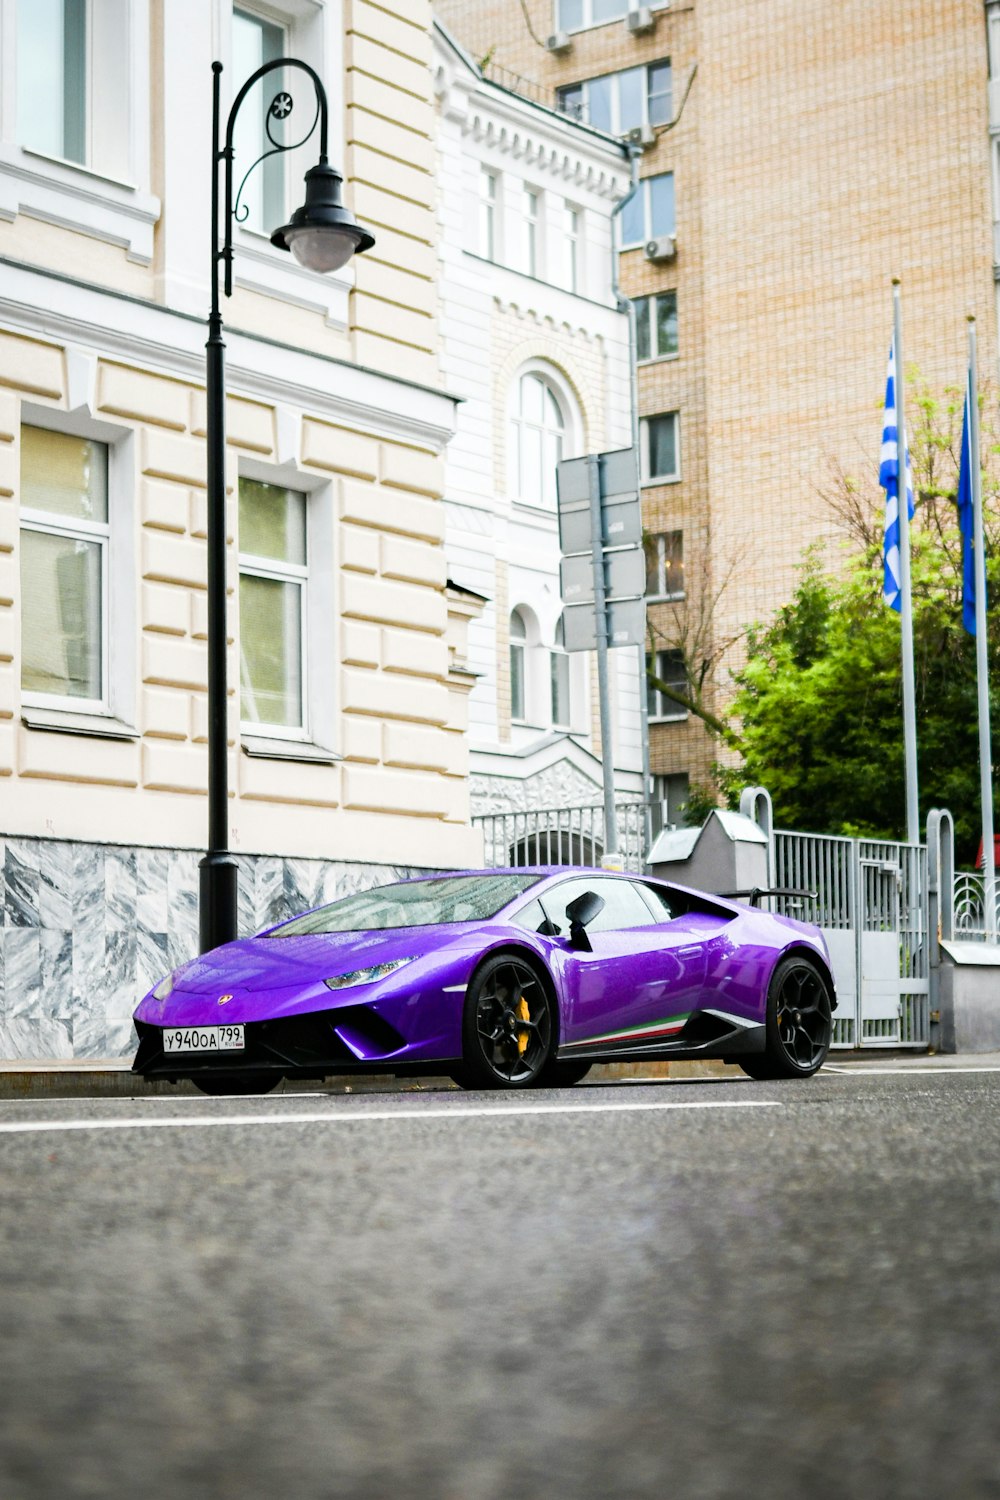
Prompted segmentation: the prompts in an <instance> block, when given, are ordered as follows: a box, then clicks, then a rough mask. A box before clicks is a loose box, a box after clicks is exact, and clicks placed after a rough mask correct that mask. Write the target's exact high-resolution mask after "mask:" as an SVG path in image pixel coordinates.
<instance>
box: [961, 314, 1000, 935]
mask: <svg viewBox="0 0 1000 1500" xmlns="http://www.w3.org/2000/svg"><path fill="white" fill-rule="evenodd" d="M978 390H979V380H978V376H977V372H976V320H975V318H974V317H971V316H970V318H969V376H968V401H969V473H970V478H971V480H972V524H973V533H972V535H973V567H974V568H975V579H976V690H977V695H978V698H979V794H980V798H981V801H982V819H983V906H984V910H985V915H986V940H987V942H990V943H995V942H996V940H997V906H996V865H995V859H994V848H993V764H992V762H993V756H992V746H991V742H990V682H989V664H988V660H987V649H986V648H987V645H988V642H987V638H986V549H985V547H984V545H983V481H982V471H981V469H980V466H979V401H978V399H977V393H978Z"/></svg>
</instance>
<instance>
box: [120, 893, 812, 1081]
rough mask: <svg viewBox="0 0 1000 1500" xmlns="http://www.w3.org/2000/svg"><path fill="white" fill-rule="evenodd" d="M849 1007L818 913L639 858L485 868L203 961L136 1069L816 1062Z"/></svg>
mask: <svg viewBox="0 0 1000 1500" xmlns="http://www.w3.org/2000/svg"><path fill="white" fill-rule="evenodd" d="M835 1005H836V999H835V996H834V987H833V978H832V975H831V972H830V959H829V955H828V953H827V950H826V946H825V944H824V942H823V938H822V937H821V935H820V933H819V931H818V930H817V929H816V928H815V927H810V926H807V925H806V924H805V923H802V922H793V921H791V920H790V919H788V918H786V917H778V916H772V915H771V914H770V913H767V912H763V911H758V910H756V909H754V908H752V907H749V906H744V905H741V904H739V903H738V902H735V901H729V900H726V899H725V898H723V897H721V896H708V895H704V894H702V893H701V892H698V891H693V890H687V889H685V888H684V887H683V886H676V885H666V884H664V883H663V882H661V881H659V880H649V879H643V878H639V877H634V876H630V875H614V874H609V873H607V872H605V871H597V870H579V869H566V868H565V867H559V868H555V869H553V868H544V869H542V868H535V869H518V870H481V871H476V872H473V873H466V874H456V875H431V876H427V877H424V878H421V879H418V880H407V881H403V882H401V883H399V884H398V885H386V886H380V887H378V888H376V889H374V890H369V891H363V892H359V893H358V894H356V895H353V896H345V897H344V898H343V900H341V901H334V902H333V903H332V904H331V905H329V906H321V907H317V908H316V909H315V910H314V911H309V912H306V913H305V915H304V916H301V917H294V918H293V919H292V920H291V921H289V922H283V923H281V924H280V925H279V926H277V927H272V928H270V929H269V930H268V931H266V932H263V933H261V934H260V936H258V937H253V938H242V939H240V940H239V941H238V942H235V943H227V944H225V945H224V946H223V947H221V948H216V949H214V950H213V951H212V952H211V953H206V954H203V955H202V956H201V957H200V958H196V959H193V960H192V961H191V962H190V963H188V964H184V965H183V966H182V967H181V968H179V969H176V970H174V972H173V973H172V974H168V975H166V976H165V978H163V979H162V980H161V981H160V983H159V984H158V985H157V986H156V988H155V989H154V990H152V991H151V992H150V993H149V994H148V995H147V996H146V998H145V999H144V1000H143V1001H142V1003H141V1004H140V1005H139V1007H138V1009H137V1010H136V1012H135V1024H136V1029H137V1031H138V1034H139V1050H138V1052H137V1053H136V1057H135V1061H134V1063H133V1065H132V1066H133V1070H134V1071H135V1072H137V1073H141V1074H143V1075H144V1076H145V1077H147V1078H163V1079H169V1080H170V1081H171V1082H176V1081H177V1080H178V1079H181V1078H190V1079H191V1080H192V1082H194V1083H195V1084H196V1085H197V1086H198V1087H199V1088H200V1089H202V1090H204V1092H205V1093H208V1094H236V1093H266V1092H267V1090H268V1089H271V1088H273V1087H274V1086H275V1084H277V1083H278V1082H279V1081H280V1080H281V1079H282V1078H285V1077H287V1078H326V1077H329V1076H331V1075H332V1074H337V1073H349V1072H352V1071H355V1072H363V1073H371V1072H375V1071H380V1070H381V1071H384V1072H388V1073H396V1074H405V1073H420V1074H444V1075H446V1076H448V1077H451V1078H453V1079H454V1080H455V1081H456V1082H457V1083H460V1084H462V1085H463V1086H464V1087H466V1088H492V1089H517V1088H530V1087H532V1086H543V1087H544V1086H560V1085H567V1084H572V1083H576V1082H577V1081H578V1080H579V1079H581V1078H582V1077H583V1076H584V1074H585V1073H586V1072H587V1071H588V1069H589V1068H590V1065H591V1064H592V1063H595V1062H611V1061H621V1060H626V1061H635V1060H636V1059H638V1058H651V1059H666V1058H672V1057H676V1058H694V1057H725V1058H728V1059H729V1060H730V1061H732V1062H737V1063H739V1064H740V1066H741V1067H742V1068H743V1069H744V1070H745V1071H746V1072H747V1073H749V1074H750V1075H751V1076H752V1077H753V1078H807V1077H809V1075H810V1074H812V1073H815V1071H816V1070H817V1068H819V1067H820V1065H821V1064H822V1062H823V1059H824V1058H825V1057H826V1054H827V1050H828V1048H829V1045H830V1033H831V1027H832V1020H831V1012H832V1010H833V1008H834V1007H835Z"/></svg>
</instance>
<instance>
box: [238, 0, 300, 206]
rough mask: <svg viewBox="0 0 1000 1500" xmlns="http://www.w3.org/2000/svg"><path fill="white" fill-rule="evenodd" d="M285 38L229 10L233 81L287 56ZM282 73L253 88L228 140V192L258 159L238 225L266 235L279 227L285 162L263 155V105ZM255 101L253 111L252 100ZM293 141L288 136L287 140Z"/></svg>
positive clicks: (280, 30)
mask: <svg viewBox="0 0 1000 1500" xmlns="http://www.w3.org/2000/svg"><path fill="white" fill-rule="evenodd" d="M288 51H289V48H288V36H287V33H286V30H285V28H284V27H283V26H278V25H276V24H275V22H274V21H271V20H267V19H265V18H264V17H263V16H258V15H255V14H254V12H253V11H250V10H244V9H242V8H239V7H238V8H235V9H234V10H233V76H234V77H235V78H237V79H240V80H243V79H246V78H249V77H250V75H251V74H252V73H256V71H257V69H258V68H262V67H263V66H264V64H265V63H270V62H275V61H276V60H277V59H278V58H279V57H287V56H288ZM284 86H285V83H284V71H283V70H277V71H275V72H274V73H269V74H268V75H267V77H266V78H264V79H261V81H260V82H259V83H256V84H254V86H253V89H252V90H251V91H250V97H249V98H248V99H247V102H246V105H245V106H244V107H243V108H242V109H241V110H240V113H239V115H238V116H237V120H236V129H235V133H234V136H233V153H234V162H235V172H234V187H235V188H237V189H238V188H239V184H240V183H241V181H242V179H243V176H244V173H246V172H247V171H248V169H249V168H250V166H251V164H252V163H253V162H256V161H257V160H258V158H259V157H262V156H263V157H264V160H263V161H262V162H261V164H260V166H259V167H258V169H257V170H256V171H255V172H253V173H252V174H251V175H250V177H249V178H248V179H247V181H246V183H245V184H244V186H243V188H242V191H241V197H240V203H241V207H242V206H245V207H246V209H247V216H246V218H245V219H243V220H241V222H242V223H243V225H244V227H245V228H247V229H256V230H257V231H258V233H260V234H263V233H265V232H266V233H268V234H270V232H271V230H272V229H273V228H274V227H275V226H276V225H278V224H281V223H283V222H284V220H285V219H286V218H287V214H286V208H287V204H286V201H285V199H286V194H285V162H284V157H283V155H282V153H281V152H275V153H274V154H273V155H270V156H268V155H266V153H267V152H268V151H270V150H271V146H272V143H271V142H270V141H269V140H268V138H267V134H266V130H265V125H266V123H267V105H268V104H269V103H270V101H271V99H272V98H273V97H274V95H275V94H276V93H277V92H278V91H279V90H280V89H282V88H284ZM257 95H259V96H260V98H259V101H258V103H257V106H256V107H255V99H256V96H257ZM293 138H294V137H293Z"/></svg>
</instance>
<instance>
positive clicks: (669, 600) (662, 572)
mask: <svg viewBox="0 0 1000 1500" xmlns="http://www.w3.org/2000/svg"><path fill="white" fill-rule="evenodd" d="M674 530H675V531H677V532H678V533H679V534H680V537H681V567H682V568H683V566H684V540H683V538H684V533H683V531H681V529H680V527H675V528H674ZM672 535H673V532H670V531H657V532H654V533H653V534H652V536H651V537H650V541H655V542H656V580H657V583H662V584H663V585H664V587H663V590H662V591H661V592H660V593H656V594H647V595H646V599H647V601H648V602H649V603H650V604H676V603H678V601H679V600H681V599H686V598H687V591H686V590H685V589H675V590H674V591H673V592H672V593H671V592H670V591H669V590H668V589H667V588H666V582H667V555H666V554H667V547H666V542H667V537H668V536H672Z"/></svg>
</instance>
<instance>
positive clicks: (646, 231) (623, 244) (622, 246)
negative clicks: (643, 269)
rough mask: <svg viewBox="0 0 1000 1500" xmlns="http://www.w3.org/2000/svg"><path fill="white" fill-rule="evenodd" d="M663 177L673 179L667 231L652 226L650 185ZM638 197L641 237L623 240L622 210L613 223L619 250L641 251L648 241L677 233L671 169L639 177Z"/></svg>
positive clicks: (675, 190) (675, 191) (674, 178)
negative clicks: (640, 215) (670, 218)
mask: <svg viewBox="0 0 1000 1500" xmlns="http://www.w3.org/2000/svg"><path fill="white" fill-rule="evenodd" d="M665 177H670V178H672V179H673V188H672V196H673V208H674V212H673V222H672V223H671V225H670V227H669V228H668V229H658V230H657V229H654V228H653V226H652V193H653V189H652V184H653V183H654V182H660V181H661V180H662V179H663V178H665ZM639 196H640V198H641V199H642V235H641V236H640V238H639V239H637V240H627V239H626V238H625V228H624V222H623V217H624V210H623V212H622V213H620V214H618V216H617V218H616V220H615V223H616V225H617V231H616V233H617V235H618V249H619V250H641V249H642V247H643V246H644V245H646V244H648V242H649V241H650V240H653V239H663V238H665V237H667V236H669V235H676V233H677V179H676V176H675V174H674V171H673V169H671V170H670V171H669V172H654V173H653V174H652V175H651V176H649V177H641V178H640V179H639Z"/></svg>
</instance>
